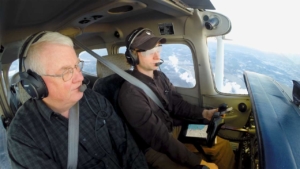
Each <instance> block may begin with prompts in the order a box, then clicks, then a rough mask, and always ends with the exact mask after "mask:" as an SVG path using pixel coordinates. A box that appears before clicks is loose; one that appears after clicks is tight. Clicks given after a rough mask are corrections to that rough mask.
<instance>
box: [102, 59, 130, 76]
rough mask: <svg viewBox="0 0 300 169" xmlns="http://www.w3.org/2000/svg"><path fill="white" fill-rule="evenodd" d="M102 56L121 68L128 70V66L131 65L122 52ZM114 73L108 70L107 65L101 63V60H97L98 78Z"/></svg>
mask: <svg viewBox="0 0 300 169" xmlns="http://www.w3.org/2000/svg"><path fill="white" fill-rule="evenodd" d="M102 58H104V59H106V60H107V61H109V62H111V63H113V64H115V65H116V66H118V67H119V68H120V69H123V70H129V69H130V67H131V66H130V65H129V64H128V63H127V61H126V58H125V55H124V54H113V55H106V56H102ZM114 73H115V72H113V71H112V70H110V69H109V68H108V67H106V66H105V65H103V64H102V63H101V62H99V61H98V62H97V76H98V77H99V78H103V77H106V76H109V75H111V74H114Z"/></svg>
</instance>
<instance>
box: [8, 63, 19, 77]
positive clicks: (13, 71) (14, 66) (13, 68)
mask: <svg viewBox="0 0 300 169" xmlns="http://www.w3.org/2000/svg"><path fill="white" fill-rule="evenodd" d="M17 72H19V59H17V60H15V61H13V62H12V64H11V65H10V67H9V71H8V77H9V81H10V82H11V78H12V76H13V75H15V74H16V73H17Z"/></svg>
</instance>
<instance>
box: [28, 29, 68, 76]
mask: <svg viewBox="0 0 300 169" xmlns="http://www.w3.org/2000/svg"><path fill="white" fill-rule="evenodd" d="M42 42H47V43H52V44H61V45H67V46H70V47H73V46H74V44H73V41H72V39H71V38H69V37H67V36H65V35H62V34H60V33H58V32H46V33H45V34H44V35H43V36H42V37H41V38H40V39H38V40H37V41H36V42H35V43H33V44H32V45H31V46H30V48H29V49H28V53H27V56H26V58H25V60H24V64H25V68H26V69H31V70H32V71H34V72H36V73H37V74H40V75H41V74H45V68H44V65H42V64H40V59H41V56H40V53H41V50H43V48H42V47H41V46H40V45H41V43H42Z"/></svg>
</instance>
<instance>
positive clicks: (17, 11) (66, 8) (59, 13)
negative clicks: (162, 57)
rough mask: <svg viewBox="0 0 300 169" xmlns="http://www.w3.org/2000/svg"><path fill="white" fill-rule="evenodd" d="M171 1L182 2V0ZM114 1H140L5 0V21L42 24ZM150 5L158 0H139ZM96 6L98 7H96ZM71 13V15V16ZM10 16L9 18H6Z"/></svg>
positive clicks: (195, 2) (197, 4) (199, 1)
mask: <svg viewBox="0 0 300 169" xmlns="http://www.w3.org/2000/svg"><path fill="white" fill-rule="evenodd" d="M159 1H171V2H174V3H177V4H180V0H159ZM113 2H120V3H121V2H124V3H126V2H128V3H130V2H138V1H135V0H100V1H99V0H88V1H76V0H63V1H62V0H51V1H49V0H38V1H37V0H22V1H20V0H4V2H3V3H4V9H3V10H4V21H5V27H6V28H12V27H16V26H18V27H22V26H28V25H35V24H42V23H47V22H49V21H54V20H57V19H59V18H70V17H72V16H74V17H75V16H76V14H82V13H84V11H86V12H89V11H91V10H94V9H96V8H97V7H98V8H101V7H104V6H106V5H108V4H111V3H113ZM139 2H142V3H144V4H145V5H146V6H148V7H153V6H155V5H159V3H158V0H151V1H150V0H139ZM182 2H183V4H186V5H187V6H189V7H191V8H197V9H199V8H201V9H214V6H213V5H212V4H211V2H210V1H209V0H182ZM95 7H96V8H95ZM70 14H71V16H70ZM6 18H8V19H6Z"/></svg>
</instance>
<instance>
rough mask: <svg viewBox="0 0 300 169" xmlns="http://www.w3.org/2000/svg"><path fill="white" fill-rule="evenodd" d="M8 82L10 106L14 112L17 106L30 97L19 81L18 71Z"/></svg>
mask: <svg viewBox="0 0 300 169" xmlns="http://www.w3.org/2000/svg"><path fill="white" fill-rule="evenodd" d="M10 84H11V85H10V101H9V102H10V107H11V109H12V111H13V113H16V111H17V110H18V108H19V107H20V106H21V105H22V104H23V103H25V102H26V101H27V100H28V99H30V96H29V94H28V93H27V92H26V91H25V89H24V88H23V86H22V85H21V83H20V76H19V72H17V73H15V74H14V75H13V76H12V77H11V80H10Z"/></svg>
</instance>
